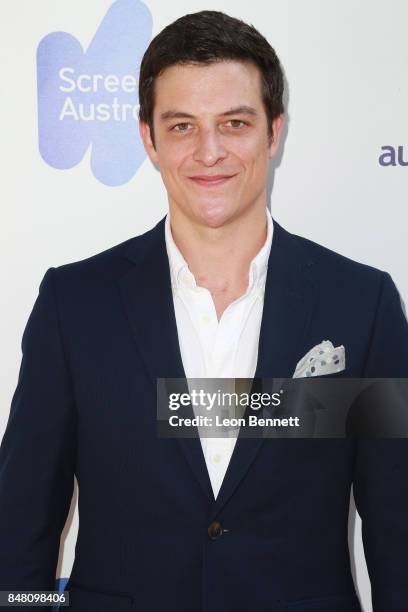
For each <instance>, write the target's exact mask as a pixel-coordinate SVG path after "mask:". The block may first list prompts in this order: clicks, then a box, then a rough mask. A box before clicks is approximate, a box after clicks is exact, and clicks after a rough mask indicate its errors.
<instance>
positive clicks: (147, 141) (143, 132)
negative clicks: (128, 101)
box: [139, 121, 158, 164]
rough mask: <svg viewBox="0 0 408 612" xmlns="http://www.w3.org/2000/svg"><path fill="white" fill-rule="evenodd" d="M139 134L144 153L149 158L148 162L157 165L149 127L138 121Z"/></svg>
mask: <svg viewBox="0 0 408 612" xmlns="http://www.w3.org/2000/svg"><path fill="white" fill-rule="evenodd" d="M139 134H140V138H141V139H142V142H143V146H144V148H145V151H146V153H147V154H148V156H149V157H150V160H151V161H152V162H153V163H154V164H157V163H158V155H157V151H156V149H155V148H154V144H153V142H152V137H151V134H150V127H149V126H148V125H147V123H146V122H145V121H139Z"/></svg>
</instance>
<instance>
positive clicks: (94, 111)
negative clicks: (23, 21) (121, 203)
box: [37, 0, 152, 186]
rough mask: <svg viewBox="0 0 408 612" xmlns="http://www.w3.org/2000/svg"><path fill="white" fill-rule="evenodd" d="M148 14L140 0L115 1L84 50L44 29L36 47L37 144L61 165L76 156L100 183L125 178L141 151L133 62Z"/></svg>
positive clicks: (145, 40)
mask: <svg viewBox="0 0 408 612" xmlns="http://www.w3.org/2000/svg"><path fill="white" fill-rule="evenodd" d="M151 34H152V16H151V13H150V11H149V9H148V8H147V7H146V5H145V4H143V2H141V1H140V0H117V1H116V2H114V4H113V5H112V6H111V7H110V9H109V10H108V12H107V13H106V15H105V17H104V19H103V20H102V23H101V25H100V26H99V28H98V30H97V32H96V34H95V36H94V38H93V40H92V42H91V44H90V45H89V47H88V49H87V50H86V51H84V50H83V48H82V46H81V44H80V42H79V41H78V40H77V39H76V38H75V37H74V36H72V35H71V34H68V33H66V32H53V33H51V34H48V35H47V36H45V37H44V38H43V39H42V40H41V42H40V44H39V46H38V50H37V87H38V132H39V149H40V153H41V156H42V158H43V159H44V161H45V162H46V163H47V164H49V165H50V166H52V167H53V168H58V169H61V170H66V169H68V168H73V167H74V166H76V165H77V164H79V163H80V161H81V160H82V158H83V157H84V155H85V153H86V151H87V150H88V147H89V146H90V145H91V168H92V172H93V174H94V176H95V177H96V178H97V179H98V180H99V181H100V182H101V183H104V184H105V185H109V186H118V185H123V184H125V183H127V182H128V181H130V179H131V178H132V177H133V176H134V175H135V173H136V171H137V170H138V168H139V167H140V165H141V164H142V162H143V161H144V159H145V157H146V153H145V151H144V148H143V144H142V142H141V140H140V136H139V132H138V107H139V104H138V103H139V97H138V79H139V70H140V62H141V59H142V57H143V53H144V52H145V50H146V48H147V46H148V44H149V42H150V40H151Z"/></svg>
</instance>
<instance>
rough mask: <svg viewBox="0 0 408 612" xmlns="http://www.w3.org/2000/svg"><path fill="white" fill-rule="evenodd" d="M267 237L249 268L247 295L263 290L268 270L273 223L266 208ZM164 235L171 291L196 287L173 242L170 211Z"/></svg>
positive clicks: (192, 276)
mask: <svg viewBox="0 0 408 612" xmlns="http://www.w3.org/2000/svg"><path fill="white" fill-rule="evenodd" d="M266 222H267V235H266V240H265V242H264V244H263V246H262V247H261V249H260V250H259V251H258V253H257V254H256V255H255V257H254V258H253V260H252V261H251V263H250V266H249V282H248V289H247V293H248V292H249V291H250V290H251V289H252V288H254V287H258V288H259V289H262V290H263V289H264V288H265V282H266V274H267V270H268V260H269V254H270V251H271V246H272V236H273V222H272V217H271V213H270V212H269V210H268V208H266ZM164 234H165V240H166V250H167V256H168V258H169V265H170V277H171V285H172V289H173V291H175V290H176V289H178V288H179V287H180V285H181V284H183V285H185V286H188V287H192V288H194V287H197V284H196V281H195V278H194V275H193V274H192V272H191V271H190V269H189V267H188V264H187V262H186V260H185V259H184V257H183V255H182V254H181V252H180V250H179V248H178V247H177V245H176V243H175V242H174V239H173V235H172V233H171V227H170V211H169V212H168V213H167V215H166V220H165V227H164Z"/></svg>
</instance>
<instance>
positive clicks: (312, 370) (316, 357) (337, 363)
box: [293, 340, 346, 378]
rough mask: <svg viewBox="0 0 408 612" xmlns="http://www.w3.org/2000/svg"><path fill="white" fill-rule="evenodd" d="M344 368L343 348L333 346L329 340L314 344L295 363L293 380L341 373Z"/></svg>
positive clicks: (341, 346)
mask: <svg viewBox="0 0 408 612" xmlns="http://www.w3.org/2000/svg"><path fill="white" fill-rule="evenodd" d="M345 367H346V356H345V351H344V346H343V345H340V346H336V347H335V346H333V344H332V343H331V342H330V340H323V342H321V343H320V344H316V346H314V347H313V348H311V349H310V351H309V352H307V353H306V355H305V356H304V357H302V359H300V361H299V362H298V363H297V365H296V369H295V373H294V374H293V378H303V377H306V376H323V375H324V374H333V373H335V372H341V371H342V370H344V369H345Z"/></svg>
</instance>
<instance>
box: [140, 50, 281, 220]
mask: <svg viewBox="0 0 408 612" xmlns="http://www.w3.org/2000/svg"><path fill="white" fill-rule="evenodd" d="M282 123H283V117H282V116H280V117H278V118H277V119H275V121H274V123H273V132H274V138H273V142H272V144H271V143H270V142H269V136H268V125H267V116H266V112H265V108H264V105H263V101H262V96H261V76H260V72H259V70H258V68H257V67H256V66H255V65H253V64H250V63H243V62H238V61H222V62H218V63H215V64H210V65H203V64H198V65H197V64H188V65H175V66H171V67H170V68H167V69H166V70H165V71H164V72H163V73H162V74H161V75H160V76H159V77H158V78H157V79H156V82H155V107H154V113H153V126H154V140H155V147H154V146H153V144H152V141H151V137H150V130H149V127H148V126H147V125H146V124H145V123H142V122H141V123H140V133H141V136H142V139H143V142H144V145H145V148H146V151H147V153H148V155H149V157H150V159H151V160H152V161H153V162H154V163H156V164H158V166H159V168H160V172H161V175H162V178H163V182H164V185H165V187H166V190H167V193H168V198H169V207H170V213H171V214H172V212H173V210H174V211H177V213H180V214H182V215H184V216H186V217H187V218H188V219H189V220H190V221H192V222H195V223H198V224H199V225H205V226H208V227H220V226H222V225H225V224H227V223H228V222H229V221H231V220H234V219H237V218H238V217H242V218H243V217H244V216H245V214H246V213H248V211H249V210H250V208H251V207H254V206H259V205H260V204H261V202H262V204H263V205H266V183H267V173H268V162H269V159H270V158H271V157H272V156H273V155H274V154H275V152H276V150H277V147H278V144H279V135H280V129H281V125H282Z"/></svg>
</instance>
